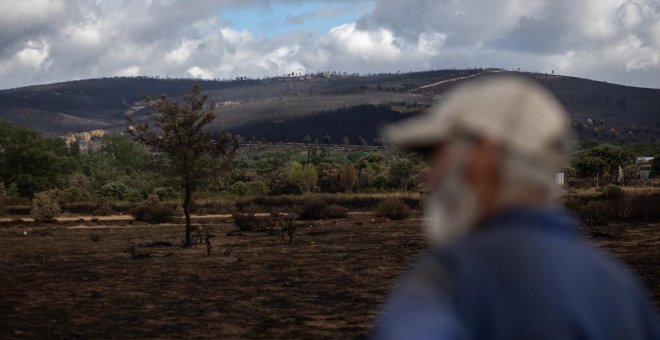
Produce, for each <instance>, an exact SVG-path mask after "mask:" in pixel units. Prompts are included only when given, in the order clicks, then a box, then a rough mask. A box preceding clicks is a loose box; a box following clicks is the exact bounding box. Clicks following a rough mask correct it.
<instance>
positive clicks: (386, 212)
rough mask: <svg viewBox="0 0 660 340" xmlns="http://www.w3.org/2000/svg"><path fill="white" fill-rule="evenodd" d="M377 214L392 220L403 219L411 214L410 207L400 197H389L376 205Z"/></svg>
mask: <svg viewBox="0 0 660 340" xmlns="http://www.w3.org/2000/svg"><path fill="white" fill-rule="evenodd" d="M375 213H376V216H378V217H386V218H389V219H391V220H403V219H405V218H407V217H408V216H410V208H409V207H408V206H407V205H406V204H405V203H403V202H402V201H401V200H398V199H393V198H392V199H387V200H385V201H382V202H380V203H379V204H378V205H377V206H376V210H375Z"/></svg>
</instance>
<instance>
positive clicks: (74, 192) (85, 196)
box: [62, 187, 91, 203]
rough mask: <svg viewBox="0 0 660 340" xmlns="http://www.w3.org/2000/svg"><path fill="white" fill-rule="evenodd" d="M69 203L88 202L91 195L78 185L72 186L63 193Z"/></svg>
mask: <svg viewBox="0 0 660 340" xmlns="http://www.w3.org/2000/svg"><path fill="white" fill-rule="evenodd" d="M62 194H63V195H64V200H65V201H66V202H67V203H73V202H86V201H89V200H90V198H91V197H90V195H89V193H87V192H86V191H83V190H82V189H80V188H78V187H70V188H68V189H66V190H64V192H63V193H62Z"/></svg>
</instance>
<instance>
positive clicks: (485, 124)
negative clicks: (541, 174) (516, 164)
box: [383, 75, 572, 165]
mask: <svg viewBox="0 0 660 340" xmlns="http://www.w3.org/2000/svg"><path fill="white" fill-rule="evenodd" d="M466 136H471V137H477V138H485V139H489V140H492V141H494V142H496V143H499V144H500V145H502V146H503V147H505V148H507V149H510V150H511V151H515V152H516V153H520V154H524V155H529V156H537V157H538V156H540V158H545V160H546V161H549V160H553V162H551V163H555V165H557V162H559V163H563V162H564V161H565V158H566V157H567V152H568V150H569V148H570V145H571V142H572V139H571V131H570V126H569V119H568V115H567V114H566V111H565V110H564V108H563V107H562V105H561V104H560V103H559V102H558V100H557V99H556V98H555V97H554V96H553V95H552V94H551V93H550V92H548V91H547V90H546V89H544V88H543V87H541V86H540V85H538V84H536V83H534V82H532V81H531V80H527V79H524V78H520V77H513V76H499V75H498V76H490V77H487V78H484V79H478V80H472V81H469V82H466V83H464V84H460V85H457V86H456V87H455V88H453V89H451V90H450V91H449V93H448V94H447V96H446V97H445V98H444V99H442V100H441V101H440V102H439V103H438V105H436V106H434V107H433V108H431V109H430V110H429V111H428V112H427V113H425V114H423V115H421V116H418V117H415V118H412V119H410V120H407V121H404V122H400V123H397V124H394V125H390V126H388V127H386V128H385V130H384V131H383V138H384V140H385V142H386V143H387V144H390V145H394V146H401V147H403V148H406V149H410V150H424V149H428V148H430V147H433V146H435V145H438V144H440V143H443V142H446V141H450V140H452V139H455V138H461V137H466ZM537 157H534V158H537ZM548 158H550V159H548Z"/></svg>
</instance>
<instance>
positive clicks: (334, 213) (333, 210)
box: [321, 204, 348, 219]
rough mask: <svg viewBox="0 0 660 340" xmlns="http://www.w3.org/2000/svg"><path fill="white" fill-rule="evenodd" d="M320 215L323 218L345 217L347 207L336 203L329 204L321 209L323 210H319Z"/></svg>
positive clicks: (346, 215)
mask: <svg viewBox="0 0 660 340" xmlns="http://www.w3.org/2000/svg"><path fill="white" fill-rule="evenodd" d="M321 217H322V218H324V219H327V218H346V217H348V209H346V208H344V207H342V206H340V205H337V204H331V205H329V206H327V207H325V209H323V211H322V212H321Z"/></svg>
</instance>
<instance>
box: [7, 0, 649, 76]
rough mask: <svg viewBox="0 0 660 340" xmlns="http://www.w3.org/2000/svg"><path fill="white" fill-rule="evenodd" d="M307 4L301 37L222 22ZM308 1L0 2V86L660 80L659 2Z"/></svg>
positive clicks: (294, 20)
mask: <svg viewBox="0 0 660 340" xmlns="http://www.w3.org/2000/svg"><path fill="white" fill-rule="evenodd" d="M309 1H313V2H314V3H315V4H317V5H318V6H317V5H315V6H312V7H310V8H321V9H315V10H314V11H311V12H310V11H308V12H305V13H303V14H302V15H301V14H300V12H299V11H298V12H296V13H295V14H292V15H290V16H288V17H286V18H287V22H288V23H289V24H295V25H297V27H300V28H301V29H300V31H299V32H287V33H282V34H268V33H269V32H262V31H248V30H242V29H238V28H235V27H233V26H232V24H231V22H229V21H225V20H224V19H222V18H223V16H222V13H225V12H227V11H228V10H231V9H236V8H254V7H255V6H256V7H258V8H271V7H270V6H272V5H273V4H274V3H276V2H280V3H288V5H289V6H285V7H282V6H280V7H282V8H290V7H291V6H294V7H295V4H297V3H303V2H305V3H309ZM309 1H304V0H288V1H287V0H280V1H276V0H223V1H213V0H199V1H190V2H183V1H174V0H172V1H149V2H143V1H130V0H117V1H91V0H69V1H64V0H51V1H46V0H22V1H9V0H0V88H6V87H13V86H22V85H29V84H35V83H44V82H53V81H62V80H69V79H75V78H89V77H100V76H108V75H138V74H140V75H152V76H156V75H158V76H166V75H167V76H182V77H190V76H192V77H204V78H234V77H238V76H248V77H260V76H272V75H280V74H286V73H291V72H295V73H298V72H316V71H322V70H338V71H347V72H361V73H366V72H395V71H399V70H400V71H414V70H424V69H431V68H454V67H456V68H462V67H503V68H509V69H511V68H514V69H517V68H521V69H523V70H530V71H541V72H550V71H552V70H554V71H555V72H556V73H560V74H567V75H574V76H581V77H587V78H593V79H599V80H606V81H610V82H617V83H625V84H630V85H639V86H651V87H660V2H659V1H658V0H627V1H624V0H553V1H551V0H493V1H486V2H485V1H480V0H463V1H458V0H443V1H428V0H376V1H374V2H373V8H372V10H371V11H370V12H369V13H368V14H367V15H364V16H363V17H361V18H359V19H358V20H356V21H353V22H345V23H343V24H339V25H336V26H335V27H333V28H331V29H329V30H328V31H326V32H321V33H318V32H316V33H315V31H313V30H311V31H310V30H305V29H304V28H305V25H308V24H309V25H311V24H312V23H313V22H314V20H317V19H319V18H324V17H328V16H330V17H337V18H339V17H342V18H343V17H344V15H346V11H348V10H350V9H351V6H352V3H351V2H346V1H340V0H328V1H327V2H329V3H331V5H330V4H329V5H328V6H326V7H327V8H326V7H324V6H323V3H324V0H309ZM319 4H320V5H319ZM349 5H350V6H349ZM361 10H364V8H362V9H361ZM227 13H230V12H227ZM280 14H281V13H280ZM229 19H231V18H229Z"/></svg>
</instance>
